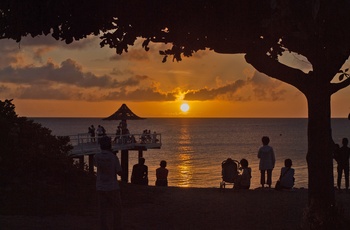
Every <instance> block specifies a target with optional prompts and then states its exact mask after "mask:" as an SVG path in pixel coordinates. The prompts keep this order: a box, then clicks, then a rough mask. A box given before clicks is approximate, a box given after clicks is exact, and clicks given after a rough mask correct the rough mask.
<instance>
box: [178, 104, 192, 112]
mask: <svg viewBox="0 0 350 230" xmlns="http://www.w3.org/2000/svg"><path fill="white" fill-rule="evenodd" d="M180 109H181V111H182V112H187V111H188V110H189V109H190V106H189V105H188V104H187V103H182V104H181V106H180Z"/></svg>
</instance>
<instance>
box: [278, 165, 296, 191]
mask: <svg viewBox="0 0 350 230" xmlns="http://www.w3.org/2000/svg"><path fill="white" fill-rule="evenodd" d="M292 165H293V163H292V160H291V159H285V160H284V167H282V168H281V175H280V179H279V180H280V189H291V188H293V186H294V169H293V168H292Z"/></svg>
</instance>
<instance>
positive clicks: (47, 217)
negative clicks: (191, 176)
mask: <svg viewBox="0 0 350 230" xmlns="http://www.w3.org/2000/svg"><path fill="white" fill-rule="evenodd" d="M86 192H90V193H91V196H87V197H86V198H84V199H85V200H80V201H79V202H78V203H77V202H71V203H70V204H65V206H71V207H67V210H66V211H63V213H62V211H60V212H59V213H55V210H54V208H53V207H46V206H43V208H47V209H48V210H40V211H38V210H33V211H32V213H35V215H33V214H31V213H30V212H31V211H30V210H28V211H26V212H24V213H23V212H22V213H21V214H16V212H17V213H18V211H16V207H13V208H12V210H11V211H8V212H11V213H10V214H7V213H3V214H2V215H1V216H0V226H1V229H2V230H12V229H13V230H15V229H16V230H17V229H21V230H41V229H49V230H61V229H65V230H82V229H98V225H97V215H96V214H97V212H96V199H95V194H94V192H93V191H92V190H91V191H86ZM336 198H337V201H338V202H339V204H341V205H342V206H343V207H344V211H343V213H344V215H345V216H347V217H348V218H349V217H350V194H349V193H339V192H337V195H336ZM122 199H123V224H124V229H143V230H144V229H242V230H243V229H244V230H247V229H248V230H249V229H260V230H264V229H266V230H267V229H268V230H271V229H279V230H280V229H286V230H287V229H300V225H301V223H302V219H303V213H304V210H305V207H306V206H307V190H305V189H296V190H294V191H283V192H281V191H275V190H272V189H271V190H270V189H264V190H263V189H256V190H249V191H234V190H232V189H226V190H225V191H224V192H222V191H220V190H219V189H218V188H217V189H216V188H175V187H168V188H159V187H153V186H149V187H142V186H136V185H131V184H127V185H124V186H123V188H122ZM38 202H40V201H38ZM50 202H52V201H50ZM55 202H56V204H57V207H59V210H62V205H61V204H62V203H61V201H60V200H59V197H57V201H55ZM62 202H63V203H64V201H62ZM60 203H61V204H60ZM35 209H38V207H35ZM19 213H20V212H19ZM349 229H350V227H349Z"/></svg>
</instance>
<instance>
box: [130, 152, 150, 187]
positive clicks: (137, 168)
mask: <svg viewBox="0 0 350 230" xmlns="http://www.w3.org/2000/svg"><path fill="white" fill-rule="evenodd" d="M131 183H132V184H139V185H148V167H147V165H145V158H143V157H141V158H139V163H138V164H135V165H134V166H133V168H132V173H131Z"/></svg>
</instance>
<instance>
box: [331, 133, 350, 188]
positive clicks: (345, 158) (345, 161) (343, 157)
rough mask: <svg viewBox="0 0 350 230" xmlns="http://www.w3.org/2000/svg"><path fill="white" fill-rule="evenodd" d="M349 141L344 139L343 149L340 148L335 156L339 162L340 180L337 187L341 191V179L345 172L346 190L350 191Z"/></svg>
mask: <svg viewBox="0 0 350 230" xmlns="http://www.w3.org/2000/svg"><path fill="white" fill-rule="evenodd" d="M348 144H349V140H348V138H345V137H344V138H343V140H342V147H340V148H339V149H338V150H337V151H336V152H335V155H334V158H335V160H336V161H337V164H338V166H337V172H338V180H337V186H338V189H339V190H340V185H341V178H342V175H343V171H344V176H345V189H346V190H347V191H348V190H349V157H350V148H349V147H348Z"/></svg>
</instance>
